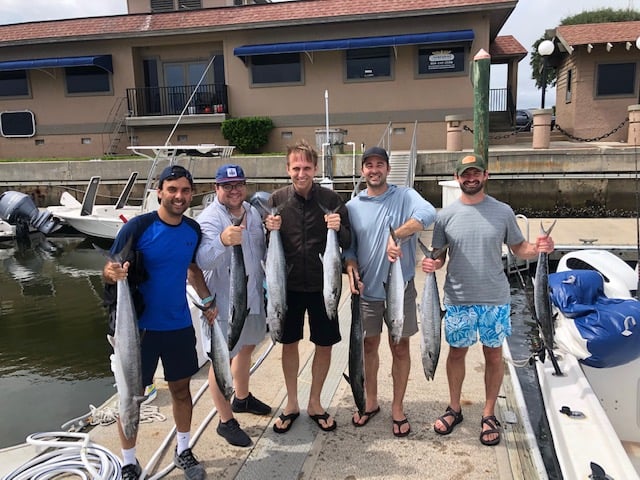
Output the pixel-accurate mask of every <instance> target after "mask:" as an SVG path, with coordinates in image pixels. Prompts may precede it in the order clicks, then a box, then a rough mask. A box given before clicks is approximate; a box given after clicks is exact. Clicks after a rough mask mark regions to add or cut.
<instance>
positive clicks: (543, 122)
mask: <svg viewBox="0 0 640 480" xmlns="http://www.w3.org/2000/svg"><path fill="white" fill-rule="evenodd" d="M531 113H532V114H533V127H532V128H533V148H534V149H541V148H549V144H550V143H551V114H552V113H553V110H551V109H550V108H544V109H538V110H533V111H532V112H531Z"/></svg>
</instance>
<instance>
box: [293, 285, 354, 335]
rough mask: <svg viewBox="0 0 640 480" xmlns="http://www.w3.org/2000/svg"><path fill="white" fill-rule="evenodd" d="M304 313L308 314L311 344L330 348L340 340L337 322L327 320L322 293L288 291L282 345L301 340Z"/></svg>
mask: <svg viewBox="0 0 640 480" xmlns="http://www.w3.org/2000/svg"><path fill="white" fill-rule="evenodd" d="M305 312H307V313H308V314H309V330H310V332H311V342H312V343H313V344H315V345H319V346H321V347H330V346H331V345H335V344H336V343H338V342H339V341H340V340H341V339H342V337H341V336H340V325H339V324H338V320H337V319H336V320H331V319H329V316H328V315H327V311H326V310H325V308H324V299H323V297H322V292H313V293H308V292H292V291H291V290H288V291H287V314H286V315H285V317H284V327H283V329H282V343H285V344H288V343H295V342H297V341H299V340H302V338H303V336H304V335H303V330H304V314H305Z"/></svg>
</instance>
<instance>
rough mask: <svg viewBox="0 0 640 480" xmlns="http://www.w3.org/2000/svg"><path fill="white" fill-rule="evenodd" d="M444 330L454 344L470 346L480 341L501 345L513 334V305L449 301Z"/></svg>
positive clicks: (447, 337) (493, 346)
mask: <svg viewBox="0 0 640 480" xmlns="http://www.w3.org/2000/svg"><path fill="white" fill-rule="evenodd" d="M445 309H446V314H445V317H444V333H445V338H446V339H447V343H448V344H449V345H451V346H452V347H456V348H465V347H470V346H472V345H473V344H475V343H476V342H477V341H478V336H479V337H480V343H482V344H483V345H485V346H487V347H490V348H497V347H501V346H502V343H503V342H504V339H505V338H506V337H508V336H509V335H511V305H510V304H508V303H507V304H504V305H445Z"/></svg>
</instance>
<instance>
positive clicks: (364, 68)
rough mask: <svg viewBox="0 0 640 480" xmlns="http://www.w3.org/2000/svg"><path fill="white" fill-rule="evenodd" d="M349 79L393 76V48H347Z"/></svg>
mask: <svg viewBox="0 0 640 480" xmlns="http://www.w3.org/2000/svg"><path fill="white" fill-rule="evenodd" d="M346 61H347V80H362V79H370V78H390V77H391V49H390V48H389V47H379V48H355V49H352V50H347V54H346Z"/></svg>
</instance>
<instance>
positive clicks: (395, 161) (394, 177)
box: [387, 152, 413, 187]
mask: <svg viewBox="0 0 640 480" xmlns="http://www.w3.org/2000/svg"><path fill="white" fill-rule="evenodd" d="M410 162H411V154H410V153H409V152H392V153H391V156H390V157H389V166H390V167H391V171H390V172H389V175H388V176H387V183H392V184H394V185H398V186H399V187H411V186H413V185H412V184H413V182H411V185H410V184H409V169H410V168H411V167H410V166H411V163H410Z"/></svg>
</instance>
